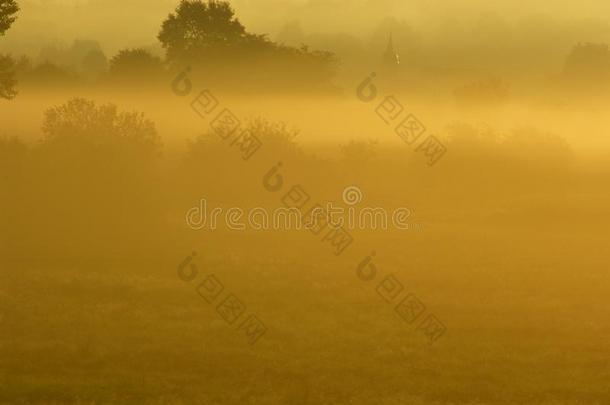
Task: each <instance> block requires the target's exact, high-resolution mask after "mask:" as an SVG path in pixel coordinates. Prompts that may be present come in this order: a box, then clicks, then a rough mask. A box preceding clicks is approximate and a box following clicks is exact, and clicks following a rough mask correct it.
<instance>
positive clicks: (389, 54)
mask: <svg viewBox="0 0 610 405" xmlns="http://www.w3.org/2000/svg"><path fill="white" fill-rule="evenodd" d="M381 61H382V63H383V65H384V66H387V67H392V66H398V65H400V55H398V53H396V50H395V49H394V40H393V38H392V33H391V32H390V38H389V39H388V47H387V48H386V50H385V52H384V53H383V56H382V58H381Z"/></svg>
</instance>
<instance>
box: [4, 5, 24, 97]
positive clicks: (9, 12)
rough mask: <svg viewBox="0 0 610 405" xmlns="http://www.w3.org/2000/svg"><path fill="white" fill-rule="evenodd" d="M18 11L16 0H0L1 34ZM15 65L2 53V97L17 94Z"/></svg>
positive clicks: (10, 23)
mask: <svg viewBox="0 0 610 405" xmlns="http://www.w3.org/2000/svg"><path fill="white" fill-rule="evenodd" d="M17 11H19V6H18V5H17V3H16V2H15V0H0V36H2V35H4V33H5V32H6V30H8V29H9V28H10V27H11V25H12V24H13V22H14V21H15V19H16V18H17V17H16V16H15V14H16V13H17ZM14 67H15V62H14V61H13V60H12V59H11V58H10V57H8V56H4V55H0V98H6V99H11V98H13V97H15V95H16V94H17V92H16V91H15V89H14V86H15V84H17V81H16V80H15V72H14Z"/></svg>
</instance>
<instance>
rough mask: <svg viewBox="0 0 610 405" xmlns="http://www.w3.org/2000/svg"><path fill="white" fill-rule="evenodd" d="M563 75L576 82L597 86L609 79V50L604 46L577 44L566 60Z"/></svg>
mask: <svg viewBox="0 0 610 405" xmlns="http://www.w3.org/2000/svg"><path fill="white" fill-rule="evenodd" d="M564 74H565V76H566V77H567V78H568V79H571V80H573V81H576V82H581V83H583V82H588V83H590V84H594V85H596V86H599V85H600V84H602V83H604V84H607V81H608V79H610V49H609V48H608V45H606V44H592V43H585V44H578V45H576V46H575V47H574V48H572V51H571V52H570V54H569V55H568V57H567V58H566V62H565V67H564Z"/></svg>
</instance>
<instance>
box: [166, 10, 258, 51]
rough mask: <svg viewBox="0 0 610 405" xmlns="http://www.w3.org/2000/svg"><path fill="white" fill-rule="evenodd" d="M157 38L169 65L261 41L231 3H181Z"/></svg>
mask: <svg viewBox="0 0 610 405" xmlns="http://www.w3.org/2000/svg"><path fill="white" fill-rule="evenodd" d="M158 38H159V41H161V44H162V45H163V47H164V48H165V50H166V52H167V54H166V57H167V60H168V61H176V60H180V59H184V58H187V59H190V58H194V57H196V56H198V55H201V54H202V53H204V52H206V51H209V50H211V49H213V48H223V47H230V46H235V45H239V44H242V43H244V42H247V41H256V40H257V39H261V37H258V36H256V35H252V34H248V33H247V32H246V29H245V28H244V26H243V25H242V24H241V23H240V22H239V20H238V19H237V18H236V17H235V12H234V11H233V9H232V8H231V6H230V5H229V3H228V2H225V1H217V0H209V1H207V2H206V1H202V0H182V1H181V2H180V4H179V5H178V7H177V8H176V12H175V13H171V14H170V15H169V16H168V18H167V19H166V20H165V21H164V22H163V25H162V27H161V31H160V32H159V35H158Z"/></svg>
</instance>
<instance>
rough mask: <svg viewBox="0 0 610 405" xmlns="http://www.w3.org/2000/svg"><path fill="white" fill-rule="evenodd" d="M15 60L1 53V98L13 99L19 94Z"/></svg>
mask: <svg viewBox="0 0 610 405" xmlns="http://www.w3.org/2000/svg"><path fill="white" fill-rule="evenodd" d="M16 84H17V80H15V61H14V60H13V59H12V58H11V57H9V56H5V55H0V98H5V99H11V98H13V97H15V96H16V95H17V91H16V90H15V85H16Z"/></svg>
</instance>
